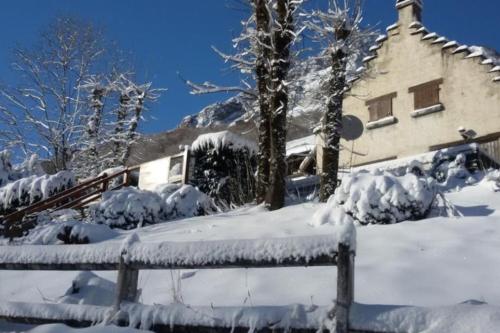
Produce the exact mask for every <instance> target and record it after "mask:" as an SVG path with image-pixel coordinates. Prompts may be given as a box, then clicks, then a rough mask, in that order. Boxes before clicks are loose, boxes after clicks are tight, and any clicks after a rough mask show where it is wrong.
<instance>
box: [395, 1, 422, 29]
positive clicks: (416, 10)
mask: <svg viewBox="0 0 500 333" xmlns="http://www.w3.org/2000/svg"><path fill="white" fill-rule="evenodd" d="M422 1H423V0H397V1H396V8H397V9H398V12H399V22H398V23H399V24H402V25H406V26H408V25H409V24H411V23H412V22H422V8H423V4H422Z"/></svg>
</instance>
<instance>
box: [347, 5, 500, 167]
mask: <svg viewBox="0 0 500 333" xmlns="http://www.w3.org/2000/svg"><path fill="white" fill-rule="evenodd" d="M406 3H408V4H407V5H405V6H403V7H402V8H399V9H398V10H399V12H400V18H399V21H398V23H397V27H394V28H393V29H390V30H389V31H388V38H387V40H385V41H383V42H381V47H380V48H379V49H378V50H377V51H376V55H377V57H376V58H374V59H372V60H370V61H369V62H367V63H366V66H367V75H366V77H365V78H364V79H362V80H359V81H358V82H356V83H355V84H354V86H353V88H352V89H351V91H350V96H348V97H346V98H345V100H344V113H345V114H351V115H354V116H356V117H358V118H360V119H361V120H362V122H363V123H364V124H365V131H364V133H363V135H362V136H361V137H360V138H359V139H357V140H355V141H354V145H353V146H351V144H352V143H347V142H344V143H343V144H344V145H346V146H348V147H353V148H354V150H355V151H356V152H359V153H361V155H359V154H358V155H353V156H351V153H350V152H348V151H345V150H344V151H342V153H341V160H342V163H343V164H344V165H348V164H350V163H352V165H360V164H365V163H369V162H371V161H378V160H384V159H390V158H394V157H398V158H401V157H405V156H410V155H414V154H418V153H424V152H427V151H429V149H430V147H432V146H436V145H443V144H448V143H452V142H456V141H459V140H461V139H462V138H461V136H460V134H459V133H458V130H457V129H458V128H459V127H464V128H466V129H472V130H474V131H475V132H476V133H477V136H478V137H481V136H485V135H490V134H493V133H500V82H498V81H495V78H497V77H498V76H499V75H500V73H499V72H490V71H491V70H492V68H493V67H494V66H493V65H491V64H482V62H483V61H484V60H485V59H484V58H482V57H473V58H466V57H467V56H469V55H470V52H467V51H466V52H461V53H455V54H454V53H453V52H454V51H455V50H456V49H457V47H456V46H455V47H449V48H443V46H444V45H445V43H446V41H440V40H437V37H439V36H436V37H431V38H428V39H426V40H423V37H424V36H425V35H427V32H425V31H422V32H417V31H418V29H419V28H418V25H415V24H413V25H412V23H413V21H414V20H415V19H416V14H415V11H416V8H417V6H418V4H417V3H416V2H415V3H413V2H412V1H408V2H406ZM424 14H425V13H424ZM410 25H412V26H413V27H411V28H410ZM436 79H442V80H443V83H442V84H441V85H440V93H439V94H440V102H441V103H442V104H443V106H444V109H443V110H441V111H439V112H434V113H429V114H425V115H422V116H419V117H413V116H412V115H411V113H412V112H413V111H414V110H415V107H414V96H413V93H410V92H409V91H408V89H409V88H410V87H413V86H416V85H419V84H424V83H426V82H429V81H433V80H436ZM391 93H396V94H397V96H396V97H395V98H394V99H393V108H392V110H393V117H394V120H393V121H389V124H385V126H380V127H376V128H371V129H369V128H367V126H366V124H368V123H369V111H368V107H367V105H366V101H368V100H371V99H374V98H377V97H379V96H383V95H387V94H391ZM499 136H500V134H499Z"/></svg>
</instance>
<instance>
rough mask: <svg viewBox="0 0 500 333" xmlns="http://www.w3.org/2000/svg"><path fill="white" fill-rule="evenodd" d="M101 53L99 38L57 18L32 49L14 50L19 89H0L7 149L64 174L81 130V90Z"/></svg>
mask: <svg viewBox="0 0 500 333" xmlns="http://www.w3.org/2000/svg"><path fill="white" fill-rule="evenodd" d="M103 53H104V42H103V38H102V35H101V33H100V32H99V31H98V30H96V29H95V28H94V27H93V26H92V25H89V24H85V23H83V22H81V21H78V20H76V19H72V18H59V19H57V20H56V21H55V22H54V23H53V24H51V25H50V26H49V28H48V29H47V30H46V31H45V32H44V33H43V34H42V35H41V38H40V42H39V45H37V46H36V47H34V48H33V49H25V48H17V49H15V50H14V57H15V62H14V64H13V68H14V70H15V71H17V72H18V73H19V79H20V80H19V84H18V85H17V86H15V87H7V86H1V87H0V95H1V99H0V105H1V110H0V111H1V112H2V116H3V117H2V123H3V125H4V126H5V127H7V128H9V132H10V133H12V134H15V135H16V139H17V140H15V142H13V141H11V142H9V144H10V145H11V146H14V145H17V146H18V147H20V146H21V147H24V149H23V150H27V151H26V153H28V151H29V152H38V153H41V155H45V156H48V157H50V158H51V159H52V160H53V161H54V164H55V166H56V169H57V170H62V169H66V168H67V167H68V163H69V161H70V160H71V157H72V154H73V153H74V152H75V151H76V150H77V148H76V146H77V144H78V140H77V138H78V137H80V135H81V131H82V123H81V120H82V117H81V116H82V114H83V111H84V109H85V104H86V103H85V98H84V94H83V90H82V85H83V83H84V81H85V80H86V79H87V78H88V76H89V74H90V73H91V71H92V70H94V69H95V67H96V65H97V64H98V62H99V59H100V57H101V56H102V55H103ZM6 117H10V119H11V121H5V118H6ZM12 148H14V147H12Z"/></svg>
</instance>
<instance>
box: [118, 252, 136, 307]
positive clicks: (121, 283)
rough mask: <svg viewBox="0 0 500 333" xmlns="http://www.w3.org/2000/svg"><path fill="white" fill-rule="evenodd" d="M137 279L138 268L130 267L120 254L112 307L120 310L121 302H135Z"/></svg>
mask: <svg viewBox="0 0 500 333" xmlns="http://www.w3.org/2000/svg"><path fill="white" fill-rule="evenodd" d="M138 280H139V270H137V269H133V268H130V266H128V265H127V264H126V263H125V260H124V259H123V255H121V256H120V264H119V268H118V279H117V281H116V296H115V297H116V298H115V304H114V307H115V309H116V310H117V311H118V310H120V304H121V303H122V302H124V301H125V302H136V301H137V298H138V291H137V283H138Z"/></svg>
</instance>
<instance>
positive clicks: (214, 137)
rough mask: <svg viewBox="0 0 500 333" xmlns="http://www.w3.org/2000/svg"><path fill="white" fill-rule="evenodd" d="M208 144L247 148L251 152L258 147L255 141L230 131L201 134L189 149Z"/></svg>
mask: <svg viewBox="0 0 500 333" xmlns="http://www.w3.org/2000/svg"><path fill="white" fill-rule="evenodd" d="M210 144H212V145H213V146H215V147H220V146H227V147H230V148H234V149H242V148H248V149H249V150H250V151H252V152H256V151H257V149H258V147H257V143H256V142H253V141H251V140H248V139H246V138H243V137H241V136H239V135H237V134H235V133H233V132H231V131H221V132H215V133H205V134H202V135H200V136H198V137H197V138H196V140H194V141H193V143H192V144H191V149H192V150H198V149H201V148H202V147H204V146H206V145H210Z"/></svg>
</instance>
